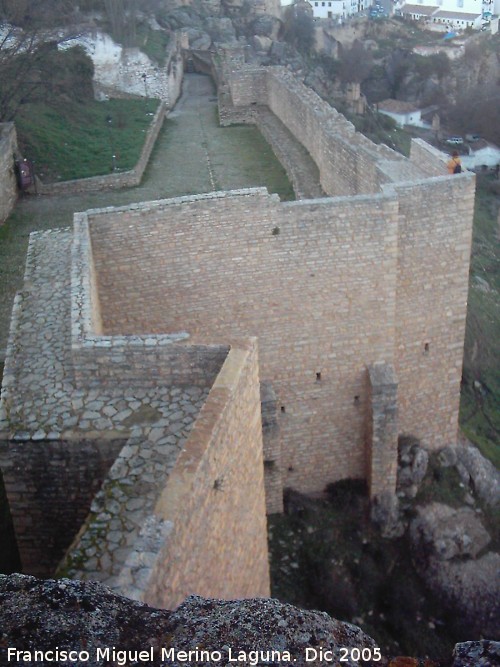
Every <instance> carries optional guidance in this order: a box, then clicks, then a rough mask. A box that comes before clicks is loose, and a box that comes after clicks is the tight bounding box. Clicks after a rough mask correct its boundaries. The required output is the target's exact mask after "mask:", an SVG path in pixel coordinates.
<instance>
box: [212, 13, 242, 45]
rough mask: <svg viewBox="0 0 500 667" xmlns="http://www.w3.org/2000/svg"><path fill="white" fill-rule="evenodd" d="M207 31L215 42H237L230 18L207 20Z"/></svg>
mask: <svg viewBox="0 0 500 667" xmlns="http://www.w3.org/2000/svg"><path fill="white" fill-rule="evenodd" d="M205 31H206V32H207V33H208V34H209V35H210V37H211V38H212V40H213V41H214V42H222V43H224V44H228V43H230V42H235V41H236V32H235V30H234V26H233V22H232V21H231V19H228V18H218V17H214V16H209V17H207V19H206V20H205Z"/></svg>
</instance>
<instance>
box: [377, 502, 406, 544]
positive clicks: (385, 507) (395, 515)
mask: <svg viewBox="0 0 500 667" xmlns="http://www.w3.org/2000/svg"><path fill="white" fill-rule="evenodd" d="M371 518H372V521H374V522H375V523H376V524H377V525H378V526H379V527H380V531H381V533H382V535H383V537H386V538H389V539H392V538H394V537H401V535H402V534H403V533H404V532H405V524H404V523H403V521H402V520H401V515H400V508H399V500H398V498H397V497H396V496H395V495H394V494H392V493H384V494H382V495H380V496H378V497H377V498H375V500H374V502H373V504H372V508H371Z"/></svg>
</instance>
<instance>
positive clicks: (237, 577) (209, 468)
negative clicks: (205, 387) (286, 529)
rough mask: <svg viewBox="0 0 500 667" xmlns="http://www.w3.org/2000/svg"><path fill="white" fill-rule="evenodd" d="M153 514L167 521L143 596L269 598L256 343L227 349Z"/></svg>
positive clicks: (170, 601) (162, 600) (175, 600)
mask: <svg viewBox="0 0 500 667" xmlns="http://www.w3.org/2000/svg"><path fill="white" fill-rule="evenodd" d="M155 513H156V514H157V515H158V516H160V517H161V518H162V519H163V520H164V521H171V522H172V524H173V526H172V530H171V532H170V535H169V537H168V540H167V542H166V545H165V548H164V549H163V550H162V552H161V553H160V555H159V558H158V559H157V561H156V564H155V567H154V568H153V569H152V573H151V576H150V578H149V583H148V586H147V589H146V591H145V593H144V595H143V597H142V599H143V600H145V601H146V602H148V603H149V604H156V605H158V606H161V607H167V608H168V607H170V608H175V607H176V606H177V605H178V604H180V603H181V602H182V600H183V599H184V598H185V596H186V595H187V594H190V593H196V594H202V595H207V596H210V597H222V598H225V599H228V598H245V597H249V596H252V595H257V596H263V597H265V596H268V595H269V593H270V590H269V585H270V584H269V568H268V559H267V529H266V517H265V498H264V478H263V461H262V424H261V419H260V391H259V369H258V363H257V346H256V341H249V343H248V344H247V345H246V346H243V344H242V343H241V342H238V343H237V344H236V345H235V346H233V347H232V349H231V352H230V354H229V356H228V358H227V359H226V362H225V363H224V366H223V367H222V369H221V372H220V374H219V376H218V377H217V379H216V381H215V383H214V385H213V387H212V389H211V390H210V394H209V396H208V399H207V401H206V403H205V405H204V406H203V408H202V410H201V413H200V414H199V416H198V419H197V421H196V424H195V426H194V428H193V431H192V432H191V434H190V437H189V439H188V441H187V443H186V446H185V448H184V450H183V452H182V453H181V454H180V456H179V459H178V460H177V463H176V465H175V468H174V470H173V471H172V472H171V474H170V477H169V480H168V484H167V486H166V487H165V490H164V492H163V494H162V495H161V497H160V498H159V500H158V502H157V505H156V509H155Z"/></svg>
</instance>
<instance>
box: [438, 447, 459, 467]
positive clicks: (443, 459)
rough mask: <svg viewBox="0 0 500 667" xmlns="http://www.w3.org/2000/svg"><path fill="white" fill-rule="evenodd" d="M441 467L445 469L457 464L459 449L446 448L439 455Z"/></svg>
mask: <svg viewBox="0 0 500 667" xmlns="http://www.w3.org/2000/svg"><path fill="white" fill-rule="evenodd" d="M438 461H439V465H440V466H441V467H443V468H450V467H451V466H455V465H456V464H457V448H456V447H444V448H443V449H441V450H440V451H439V453H438Z"/></svg>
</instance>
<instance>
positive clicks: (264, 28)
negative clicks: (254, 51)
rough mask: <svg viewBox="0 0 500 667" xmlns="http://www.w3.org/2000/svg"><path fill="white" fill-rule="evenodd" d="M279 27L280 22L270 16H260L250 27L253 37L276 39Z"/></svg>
mask: <svg viewBox="0 0 500 667" xmlns="http://www.w3.org/2000/svg"><path fill="white" fill-rule="evenodd" d="M280 27H281V21H279V20H278V19H277V18H276V17H275V16H271V15H270V14H261V15H260V16H258V17H257V18H256V19H255V20H254V21H252V23H251V25H250V30H251V31H252V32H253V34H254V35H259V36H261V37H270V38H271V39H276V38H277V36H278V33H279V30H280Z"/></svg>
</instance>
